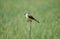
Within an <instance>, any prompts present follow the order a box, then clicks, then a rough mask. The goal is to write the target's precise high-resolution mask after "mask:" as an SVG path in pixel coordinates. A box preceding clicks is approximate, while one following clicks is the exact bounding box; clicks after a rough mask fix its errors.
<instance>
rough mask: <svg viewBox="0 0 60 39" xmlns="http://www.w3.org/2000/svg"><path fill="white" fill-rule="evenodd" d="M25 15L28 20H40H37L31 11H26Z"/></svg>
mask: <svg viewBox="0 0 60 39" xmlns="http://www.w3.org/2000/svg"><path fill="white" fill-rule="evenodd" d="M25 17H26V20H27V21H30V22H32V20H34V21H36V22H37V23H39V21H37V20H36V19H35V18H34V17H33V16H32V15H31V14H30V13H29V12H26V13H25Z"/></svg>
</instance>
